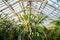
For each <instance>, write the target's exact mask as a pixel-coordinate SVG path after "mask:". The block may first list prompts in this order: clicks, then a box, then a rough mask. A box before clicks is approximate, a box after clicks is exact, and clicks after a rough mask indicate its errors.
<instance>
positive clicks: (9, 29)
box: [0, 14, 17, 40]
mask: <svg viewBox="0 0 60 40" xmlns="http://www.w3.org/2000/svg"><path fill="white" fill-rule="evenodd" d="M14 26H15V23H14V22H13V21H11V20H9V19H8V17H7V14H6V15H4V16H2V15H0V40H17V30H16V29H15V27H14Z"/></svg>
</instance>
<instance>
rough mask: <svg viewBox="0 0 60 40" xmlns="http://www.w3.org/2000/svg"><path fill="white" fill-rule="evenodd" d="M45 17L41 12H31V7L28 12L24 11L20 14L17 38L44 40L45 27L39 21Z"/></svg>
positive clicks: (21, 39) (22, 39)
mask: <svg viewBox="0 0 60 40" xmlns="http://www.w3.org/2000/svg"><path fill="white" fill-rule="evenodd" d="M45 18H47V16H43V14H42V13H41V14H40V13H38V14H32V13H31V9H30V13H28V14H26V13H25V12H24V14H23V15H20V21H19V22H20V24H19V26H20V27H19V28H20V31H19V32H20V34H19V37H18V40H44V39H45V38H46V35H45V27H44V26H43V25H42V24H41V23H42V21H43V19H45Z"/></svg>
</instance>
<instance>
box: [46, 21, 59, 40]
mask: <svg viewBox="0 0 60 40" xmlns="http://www.w3.org/2000/svg"><path fill="white" fill-rule="evenodd" d="M52 24H54V25H55V26H54V25H53V26H52V27H54V29H53V30H49V32H47V33H46V34H47V38H48V40H60V20H53V21H52V22H51V25H52Z"/></svg>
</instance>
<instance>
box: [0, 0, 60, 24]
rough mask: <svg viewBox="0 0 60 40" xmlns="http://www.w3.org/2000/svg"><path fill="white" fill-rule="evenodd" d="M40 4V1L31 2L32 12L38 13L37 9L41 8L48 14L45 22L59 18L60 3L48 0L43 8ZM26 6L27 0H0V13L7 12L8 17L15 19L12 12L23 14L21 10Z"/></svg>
mask: <svg viewBox="0 0 60 40" xmlns="http://www.w3.org/2000/svg"><path fill="white" fill-rule="evenodd" d="M42 5H43V3H42V2H31V6H32V7H33V9H32V13H38V11H39V10H42V12H43V13H44V14H45V15H48V18H46V20H45V22H46V21H48V20H49V21H48V22H50V21H51V20H56V19H58V18H59V16H60V4H59V3H58V2H57V0H48V3H47V4H46V5H45V7H44V9H41V6H42ZM27 6H28V2H20V1H19V0H8V1H6V0H0V14H6V13H8V14H9V17H11V18H12V19H17V17H16V16H15V15H14V14H15V13H17V14H23V10H24V9H26V8H25V7H27ZM34 9H37V10H34ZM15 21H16V20H15ZM45 22H44V24H45ZM47 24H48V23H47Z"/></svg>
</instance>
